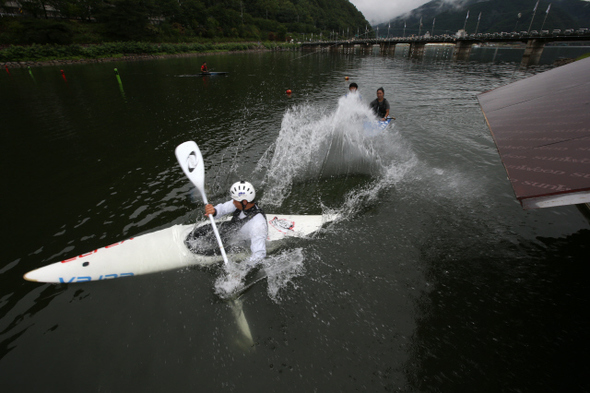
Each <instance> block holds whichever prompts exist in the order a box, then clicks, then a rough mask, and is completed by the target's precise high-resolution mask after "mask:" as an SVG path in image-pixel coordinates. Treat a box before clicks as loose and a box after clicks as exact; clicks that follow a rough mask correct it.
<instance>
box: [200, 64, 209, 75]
mask: <svg viewBox="0 0 590 393" xmlns="http://www.w3.org/2000/svg"><path fill="white" fill-rule="evenodd" d="M201 72H202V73H203V74H208V73H209V70H208V69H207V62H204V63H203V65H201Z"/></svg>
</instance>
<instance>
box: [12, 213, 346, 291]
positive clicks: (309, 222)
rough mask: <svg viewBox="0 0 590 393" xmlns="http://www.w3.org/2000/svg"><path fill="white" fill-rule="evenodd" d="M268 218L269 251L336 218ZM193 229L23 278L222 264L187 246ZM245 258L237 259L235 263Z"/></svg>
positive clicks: (156, 235) (170, 231) (90, 277)
mask: <svg viewBox="0 0 590 393" xmlns="http://www.w3.org/2000/svg"><path fill="white" fill-rule="evenodd" d="M266 217H267V218H268V238H267V248H268V246H269V242H273V241H276V240H280V239H284V238H286V237H306V236H308V235H310V234H312V233H313V232H315V231H317V230H318V229H320V228H321V227H322V225H323V224H325V223H327V222H330V221H333V220H334V219H335V218H336V216H335V215H310V216H305V215H279V214H267V215H266ZM229 218H230V217H228V218H227V219H229ZM220 221H221V220H220ZM206 224H207V222H202V223H201V225H206ZM193 228H194V225H174V226H172V227H170V228H166V229H162V230H160V231H156V232H152V233H147V234H145V235H141V236H138V237H134V238H131V239H128V240H124V241H121V242H118V243H115V244H111V245H110V246H106V247H103V248H99V249H97V250H93V251H90V252H88V253H86V254H82V255H78V256H75V257H73V258H69V259H65V260H63V261H59V262H55V263H52V264H50V265H47V266H44V267H41V268H39V269H36V270H32V271H30V272H28V273H27V274H25V275H24V279H25V280H29V281H36V282H50V283H74V282H85V281H100V280H108V279H111V278H118V277H130V276H138V275H140V274H148V273H154V272H160V271H165V270H172V269H180V268H183V267H187V266H191V265H203V266H205V265H211V264H213V263H217V262H220V261H222V258H221V256H205V255H199V254H194V253H192V252H191V251H190V250H189V249H188V248H187V247H186V245H185V243H184V240H185V239H186V237H187V235H188V234H189V233H190V232H191V230H192V229H193ZM243 257H244V255H241V256H236V260H237V259H240V258H243Z"/></svg>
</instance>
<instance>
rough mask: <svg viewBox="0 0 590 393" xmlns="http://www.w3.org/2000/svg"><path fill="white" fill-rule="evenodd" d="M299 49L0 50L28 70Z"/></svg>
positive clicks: (4, 58) (6, 61) (113, 46)
mask: <svg viewBox="0 0 590 393" xmlns="http://www.w3.org/2000/svg"><path fill="white" fill-rule="evenodd" d="M298 47H299V45H297V44H287V43H275V42H265V43H261V42H258V43H220V44H215V43H208V44H148V43H141V42H121V43H105V44H99V45H85V46H82V45H32V46H29V47H22V46H9V47H7V48H5V49H2V50H0V64H1V65H2V67H8V68H27V67H42V66H54V65H65V64H84V63H104V62H112V61H138V60H148V59H164V58H174V57H194V56H203V55H206V54H209V53H240V52H250V51H261V52H262V51H283V50H294V49H297V48H298Z"/></svg>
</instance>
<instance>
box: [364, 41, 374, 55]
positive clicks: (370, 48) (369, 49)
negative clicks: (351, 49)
mask: <svg viewBox="0 0 590 393" xmlns="http://www.w3.org/2000/svg"><path fill="white" fill-rule="evenodd" d="M361 51H362V52H363V53H371V52H372V51H373V44H370V43H364V44H361Z"/></svg>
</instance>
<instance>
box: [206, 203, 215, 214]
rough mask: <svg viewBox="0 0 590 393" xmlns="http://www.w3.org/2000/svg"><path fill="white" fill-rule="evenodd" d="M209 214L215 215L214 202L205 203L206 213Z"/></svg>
mask: <svg viewBox="0 0 590 393" xmlns="http://www.w3.org/2000/svg"><path fill="white" fill-rule="evenodd" d="M209 214H211V215H215V208H214V207H213V205H212V204H208V205H205V215H206V216H208V215H209Z"/></svg>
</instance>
